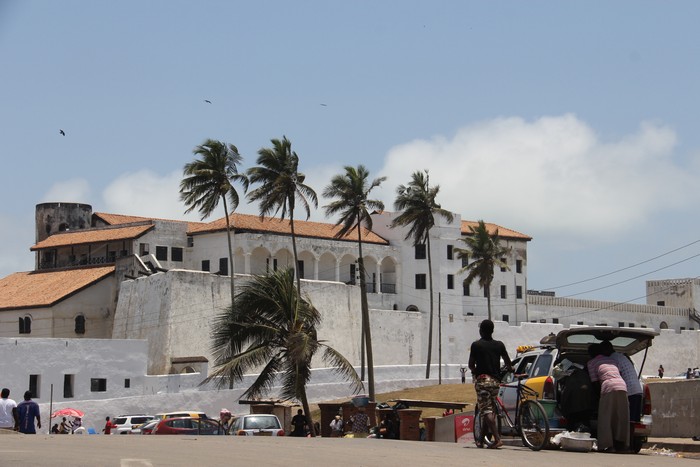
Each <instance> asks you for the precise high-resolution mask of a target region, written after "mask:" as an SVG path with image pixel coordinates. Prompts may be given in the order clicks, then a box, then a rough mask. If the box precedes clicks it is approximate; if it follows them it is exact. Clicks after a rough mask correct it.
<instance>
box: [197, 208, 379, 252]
mask: <svg viewBox="0 0 700 467" xmlns="http://www.w3.org/2000/svg"><path fill="white" fill-rule="evenodd" d="M231 217H232V220H233V226H234V228H235V229H236V231H238V232H240V231H244V232H245V231H247V232H271V233H281V234H289V235H291V233H292V230H291V227H290V223H289V219H284V220H281V219H279V218H276V217H266V218H265V219H262V220H261V219H260V216H253V215H250V214H238V213H234V214H233V215H232V216H231ZM219 230H226V218H225V217H222V218H221V219H217V220H215V221H213V222H210V223H209V224H202V225H199V226H195V227H194V228H192V229H191V230H190V231H189V233H191V234H196V233H204V232H216V231H219ZM339 230H340V227H336V226H335V225H333V224H328V223H324V222H310V221H300V220H295V221H294V233H295V234H296V235H297V236H299V237H309V238H327V239H336V237H335V234H336V233H337V232H338V231H339ZM336 240H342V241H352V242H356V241H357V233H356V231H354V230H353V231H352V232H350V233H348V234H346V235H344V236H342V237H339V238H337V239H336ZM362 241H363V242H367V243H377V244H380V245H388V244H389V242H388V241H387V240H385V239H384V238H382V237H380V236H379V235H377V234H376V233H374V232H371V231H369V230H367V229H365V228H363V229H362Z"/></svg>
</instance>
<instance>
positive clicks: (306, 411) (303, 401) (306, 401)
mask: <svg viewBox="0 0 700 467" xmlns="http://www.w3.org/2000/svg"><path fill="white" fill-rule="evenodd" d="M301 406H302V407H303V408H304V415H306V423H308V424H309V430H311V433H312V434H313V436H317V435H318V434H319V433H316V428H315V427H314V421H313V420H312V419H311V409H310V408H309V399H308V398H307V397H306V388H302V390H301Z"/></svg>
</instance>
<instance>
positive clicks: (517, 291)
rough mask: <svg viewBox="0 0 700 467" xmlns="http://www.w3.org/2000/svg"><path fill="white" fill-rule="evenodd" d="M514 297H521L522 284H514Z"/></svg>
mask: <svg viewBox="0 0 700 467" xmlns="http://www.w3.org/2000/svg"><path fill="white" fill-rule="evenodd" d="M515 298H523V286H522V285H516V286H515Z"/></svg>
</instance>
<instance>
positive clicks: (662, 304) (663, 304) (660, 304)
mask: <svg viewBox="0 0 700 467" xmlns="http://www.w3.org/2000/svg"><path fill="white" fill-rule="evenodd" d="M656 306H666V301H665V300H659V301H658V302H656Z"/></svg>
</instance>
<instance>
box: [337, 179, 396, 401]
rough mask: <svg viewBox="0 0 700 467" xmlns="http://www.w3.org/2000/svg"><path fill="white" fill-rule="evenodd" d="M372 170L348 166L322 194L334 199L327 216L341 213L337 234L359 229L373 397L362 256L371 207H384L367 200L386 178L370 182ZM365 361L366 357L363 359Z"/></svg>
mask: <svg viewBox="0 0 700 467" xmlns="http://www.w3.org/2000/svg"><path fill="white" fill-rule="evenodd" d="M368 177H369V171H368V170H367V169H366V168H365V167H364V166H363V165H359V166H358V167H357V168H355V167H350V166H346V167H345V174H343V175H336V176H335V177H333V178H332V179H331V183H330V184H329V185H328V186H327V187H326V188H325V189H324V190H323V196H324V197H326V198H334V199H335V201H333V202H331V203H330V204H328V205H327V206H326V207H325V212H326V216H333V215H336V214H340V217H339V218H338V222H336V224H335V225H336V226H338V225H341V224H342V227H341V228H340V230H338V233H336V235H335V236H336V237H343V236H344V235H346V234H347V233H348V232H350V231H351V230H357V247H358V250H359V256H358V260H357V263H358V265H359V268H360V295H361V306H362V339H361V348H362V349H363V350H364V349H365V348H366V349H367V383H368V386H369V398H370V400H374V359H373V356H372V334H371V330H370V323H369V306H368V305H367V278H366V276H365V262H364V259H363V256H362V226H363V224H364V226H365V227H367V229H368V230H372V217H371V216H370V214H369V210H375V209H376V210H380V211H381V210H384V203H382V202H381V201H379V200H374V199H368V196H369V192H370V191H372V189H374V188H376V187H378V186H379V185H380V184H381V183H382V182H383V181H384V180H386V177H379V178H375V179H374V180H373V181H372V183H370V184H369V185H367V178H368ZM363 363H364V359H363Z"/></svg>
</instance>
